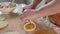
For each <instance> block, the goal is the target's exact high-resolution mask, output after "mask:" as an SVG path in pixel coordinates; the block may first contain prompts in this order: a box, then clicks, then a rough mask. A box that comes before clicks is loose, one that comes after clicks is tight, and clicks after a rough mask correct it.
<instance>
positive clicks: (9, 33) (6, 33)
mask: <svg viewBox="0 0 60 34" xmlns="http://www.w3.org/2000/svg"><path fill="white" fill-rule="evenodd" d="M1 34H19V32H5V33H1Z"/></svg>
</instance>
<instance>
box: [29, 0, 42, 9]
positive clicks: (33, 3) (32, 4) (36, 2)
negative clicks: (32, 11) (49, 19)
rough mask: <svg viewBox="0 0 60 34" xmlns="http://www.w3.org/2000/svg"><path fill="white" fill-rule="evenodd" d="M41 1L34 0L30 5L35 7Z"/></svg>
mask: <svg viewBox="0 0 60 34" xmlns="http://www.w3.org/2000/svg"><path fill="white" fill-rule="evenodd" d="M40 2H41V0H32V2H31V3H30V4H29V5H30V6H32V8H35V7H36V6H37V5H38V4H39V3H40Z"/></svg>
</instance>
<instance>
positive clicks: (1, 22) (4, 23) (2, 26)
mask: <svg viewBox="0 0 60 34" xmlns="http://www.w3.org/2000/svg"><path fill="white" fill-rule="evenodd" d="M7 25H8V23H7V22H6V21H0V29H3V28H5V27H7Z"/></svg>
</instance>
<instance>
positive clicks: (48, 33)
mask: <svg viewBox="0 0 60 34" xmlns="http://www.w3.org/2000/svg"><path fill="white" fill-rule="evenodd" d="M6 17H7V19H5V21H7V22H8V23H9V24H8V27H6V28H4V29H2V30H0V33H3V32H9V31H15V32H16V31H17V32H19V33H20V34H29V33H31V34H57V33H56V32H55V31H54V30H53V29H51V28H49V27H47V26H45V25H42V24H37V28H36V31H33V32H29V33H28V32H25V31H24V30H23V28H22V26H23V23H22V22H21V20H20V16H17V15H14V14H10V16H9V17H8V16H6Z"/></svg>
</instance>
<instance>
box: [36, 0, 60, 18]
mask: <svg viewBox="0 0 60 34" xmlns="http://www.w3.org/2000/svg"><path fill="white" fill-rule="evenodd" d="M59 1H60V0H56V2H55V3H54V4H53V5H51V6H47V7H45V8H43V9H41V10H39V11H38V12H37V13H38V15H39V16H40V17H41V16H49V15H53V14H56V13H60V4H59V3H60V2H59Z"/></svg>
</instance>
